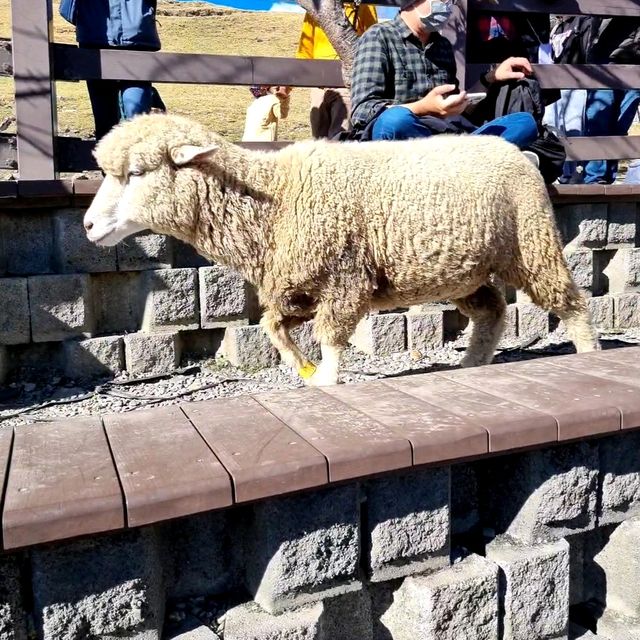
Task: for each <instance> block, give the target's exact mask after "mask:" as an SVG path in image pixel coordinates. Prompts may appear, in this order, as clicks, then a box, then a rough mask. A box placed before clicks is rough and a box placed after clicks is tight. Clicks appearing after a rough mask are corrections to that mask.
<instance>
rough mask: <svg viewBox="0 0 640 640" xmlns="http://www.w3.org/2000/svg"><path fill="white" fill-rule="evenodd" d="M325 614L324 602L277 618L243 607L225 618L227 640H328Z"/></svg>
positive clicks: (233, 610)
mask: <svg viewBox="0 0 640 640" xmlns="http://www.w3.org/2000/svg"><path fill="white" fill-rule="evenodd" d="M322 613H323V605H322V603H321V602H318V603H317V604H314V605H311V606H308V607H304V608H301V609H297V610H295V611H289V612H287V613H284V614H282V615H278V616H274V615H271V614H269V613H267V612H265V611H263V610H262V609H260V607H259V606H258V605H256V604H255V603H249V604H244V605H241V606H239V607H234V608H233V609H230V610H229V611H227V613H226V614H225V617H224V640H325V638H326V637H325V636H324V634H323V633H322ZM326 640H330V639H329V638H326ZM336 640H337V638H336Z"/></svg>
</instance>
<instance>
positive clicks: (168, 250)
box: [116, 231, 172, 271]
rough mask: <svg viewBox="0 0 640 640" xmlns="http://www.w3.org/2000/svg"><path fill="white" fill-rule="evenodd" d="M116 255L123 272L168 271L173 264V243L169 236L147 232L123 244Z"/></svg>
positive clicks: (117, 249) (118, 247)
mask: <svg viewBox="0 0 640 640" xmlns="http://www.w3.org/2000/svg"><path fill="white" fill-rule="evenodd" d="M116 253H117V256H118V269H120V270H121V271H144V270H146V269H168V268H170V267H171V263H172V241H171V238H170V237H169V236H159V235H156V234H154V233H150V232H147V231H145V232H143V233H141V234H138V235H135V236H133V237H131V238H128V239H127V240H126V241H125V242H121V243H120V244H119V245H118V246H117V247H116Z"/></svg>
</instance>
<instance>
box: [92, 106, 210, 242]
mask: <svg viewBox="0 0 640 640" xmlns="http://www.w3.org/2000/svg"><path fill="white" fill-rule="evenodd" d="M220 144H221V142H220V138H218V136H216V135H215V134H212V133H210V132H208V131H207V130H206V129H204V128H203V127H202V126H200V125H198V124H196V123H194V122H192V121H190V120H187V119H185V118H180V117H177V116H166V115H159V114H158V115H146V116H139V117H137V118H134V119H133V120H131V121H129V122H125V123H123V124H121V125H119V126H117V127H115V128H114V129H113V130H112V131H111V132H110V133H109V134H108V135H107V136H105V137H104V139H103V140H101V141H100V143H99V144H98V146H97V148H96V159H97V161H98V165H99V166H100V168H101V169H102V170H103V171H104V173H105V177H104V181H103V183H102V185H101V186H100V189H99V190H98V193H96V195H95V198H94V199H93V202H92V203H91V206H90V207H89V209H88V210H87V213H86V215H85V217H84V226H85V229H86V232H87V237H88V238H89V240H91V241H92V242H95V243H97V244H99V245H103V246H113V245H115V244H117V243H118V242H120V241H121V240H123V239H124V238H126V237H127V236H130V235H131V234H133V233H136V232H138V231H143V230H146V229H150V230H152V231H155V232H158V233H170V232H171V230H172V225H171V221H172V219H173V217H174V215H175V209H176V201H177V200H178V201H179V199H180V193H179V190H178V189H176V188H175V183H176V172H177V170H178V169H180V168H181V167H184V166H185V165H188V164H192V163H197V162H198V161H199V160H201V159H204V158H206V157H207V156H208V155H210V154H211V153H212V152H213V151H214V150H215V149H217V148H218V147H219V145H220ZM183 222H184V221H183Z"/></svg>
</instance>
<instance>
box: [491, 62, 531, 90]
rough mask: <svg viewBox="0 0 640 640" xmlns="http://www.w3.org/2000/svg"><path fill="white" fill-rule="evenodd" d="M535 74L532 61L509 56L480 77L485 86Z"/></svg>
mask: <svg viewBox="0 0 640 640" xmlns="http://www.w3.org/2000/svg"><path fill="white" fill-rule="evenodd" d="M531 75H533V68H532V67H531V63H530V62H529V61H528V60H527V59H526V58H507V59H506V60H505V61H504V62H501V63H500V64H499V65H494V66H493V67H491V69H489V71H487V73H485V74H484V76H482V77H481V78H480V82H482V84H483V85H484V86H485V87H488V86H490V85H492V84H493V83H494V82H507V81H508V80H522V79H523V78H526V77H528V76H531Z"/></svg>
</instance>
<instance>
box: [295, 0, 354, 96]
mask: <svg viewBox="0 0 640 640" xmlns="http://www.w3.org/2000/svg"><path fill="white" fill-rule="evenodd" d="M297 2H298V4H299V5H300V6H301V7H302V8H303V9H305V11H307V12H308V13H309V14H310V15H311V17H312V18H313V19H314V20H315V21H316V22H317V23H318V24H319V25H320V27H321V28H322V30H323V31H324V32H325V33H326V34H327V38H329V42H330V43H331V44H332V45H333V48H334V49H335V50H336V53H337V54H338V56H339V57H340V60H341V61H342V79H343V80H344V84H345V86H346V87H349V86H351V68H352V67H353V57H354V55H355V50H356V42H357V40H358V34H357V33H356V31H355V29H354V28H353V27H352V26H351V23H350V22H349V21H348V20H347V16H346V15H345V12H344V6H343V4H342V2H341V0H297Z"/></svg>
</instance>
